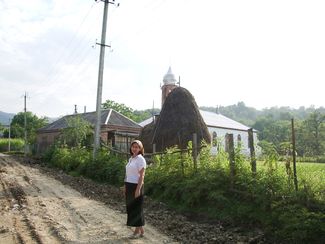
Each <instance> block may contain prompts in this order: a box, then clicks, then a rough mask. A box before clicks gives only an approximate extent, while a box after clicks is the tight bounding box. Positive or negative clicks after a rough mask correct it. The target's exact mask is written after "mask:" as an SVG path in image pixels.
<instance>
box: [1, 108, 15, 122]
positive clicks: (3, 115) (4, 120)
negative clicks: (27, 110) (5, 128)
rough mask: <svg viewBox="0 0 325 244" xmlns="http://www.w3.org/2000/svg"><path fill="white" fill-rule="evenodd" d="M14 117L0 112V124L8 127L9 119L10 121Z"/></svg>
mask: <svg viewBox="0 0 325 244" xmlns="http://www.w3.org/2000/svg"><path fill="white" fill-rule="evenodd" d="M14 116H15V114H11V113H5V112H2V111H0V124H2V125H9V119H12V118H13V117H14Z"/></svg>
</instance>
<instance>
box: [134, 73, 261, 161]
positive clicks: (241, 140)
mask: <svg viewBox="0 0 325 244" xmlns="http://www.w3.org/2000/svg"><path fill="white" fill-rule="evenodd" d="M176 87H177V84H176V79H175V76H174V74H173V73H172V70H171V67H169V69H168V72H167V73H166V74H165V75H164V78H163V85H162V87H161V90H162V96H161V97H162V102H161V103H162V106H163V104H164V101H165V99H166V97H167V96H168V94H169V93H170V92H171V91H172V90H173V89H174V88H176ZM200 113H201V116H202V118H203V120H204V122H205V124H206V125H207V127H208V131H209V133H210V135H211V144H212V145H211V146H212V149H211V150H212V153H213V154H216V153H217V151H218V147H223V148H225V146H226V145H225V137H226V134H233V137H234V145H235V146H238V145H239V144H241V148H242V153H244V154H245V155H249V153H250V151H249V146H248V130H249V129H250V127H248V126H246V125H243V124H241V123H239V122H237V121H235V120H233V119H230V118H228V117H226V116H224V115H222V114H220V113H213V112H208V111H203V110H200ZM152 121H153V117H151V118H149V119H146V120H144V121H142V122H141V123H139V125H140V126H142V127H144V126H145V125H147V124H149V123H151V122H152ZM253 137H254V143H255V146H256V143H257V142H258V139H257V131H256V130H254V129H253ZM256 149H257V152H256V153H257V154H259V149H258V148H256Z"/></svg>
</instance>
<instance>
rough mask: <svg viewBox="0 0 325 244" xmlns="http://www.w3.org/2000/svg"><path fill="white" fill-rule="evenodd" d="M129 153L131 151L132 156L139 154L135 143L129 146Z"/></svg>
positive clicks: (138, 148)
mask: <svg viewBox="0 0 325 244" xmlns="http://www.w3.org/2000/svg"><path fill="white" fill-rule="evenodd" d="M131 151H132V154H133V155H138V154H139V152H140V147H139V145H138V144H137V143H133V144H132V145H131Z"/></svg>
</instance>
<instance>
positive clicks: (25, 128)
mask: <svg viewBox="0 0 325 244" xmlns="http://www.w3.org/2000/svg"><path fill="white" fill-rule="evenodd" d="M26 98H27V94H26V92H25V95H24V130H25V147H24V155H25V157H26V155H27V117H26V116H27V115H26Z"/></svg>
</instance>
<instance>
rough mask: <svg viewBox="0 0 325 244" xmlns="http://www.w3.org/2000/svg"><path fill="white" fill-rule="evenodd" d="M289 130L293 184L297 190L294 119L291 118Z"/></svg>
mask: <svg viewBox="0 0 325 244" xmlns="http://www.w3.org/2000/svg"><path fill="white" fill-rule="evenodd" d="M291 131H292V159H293V181H294V184H295V190H296V191H298V179H297V169H296V135H295V125H294V120H293V119H291Z"/></svg>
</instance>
